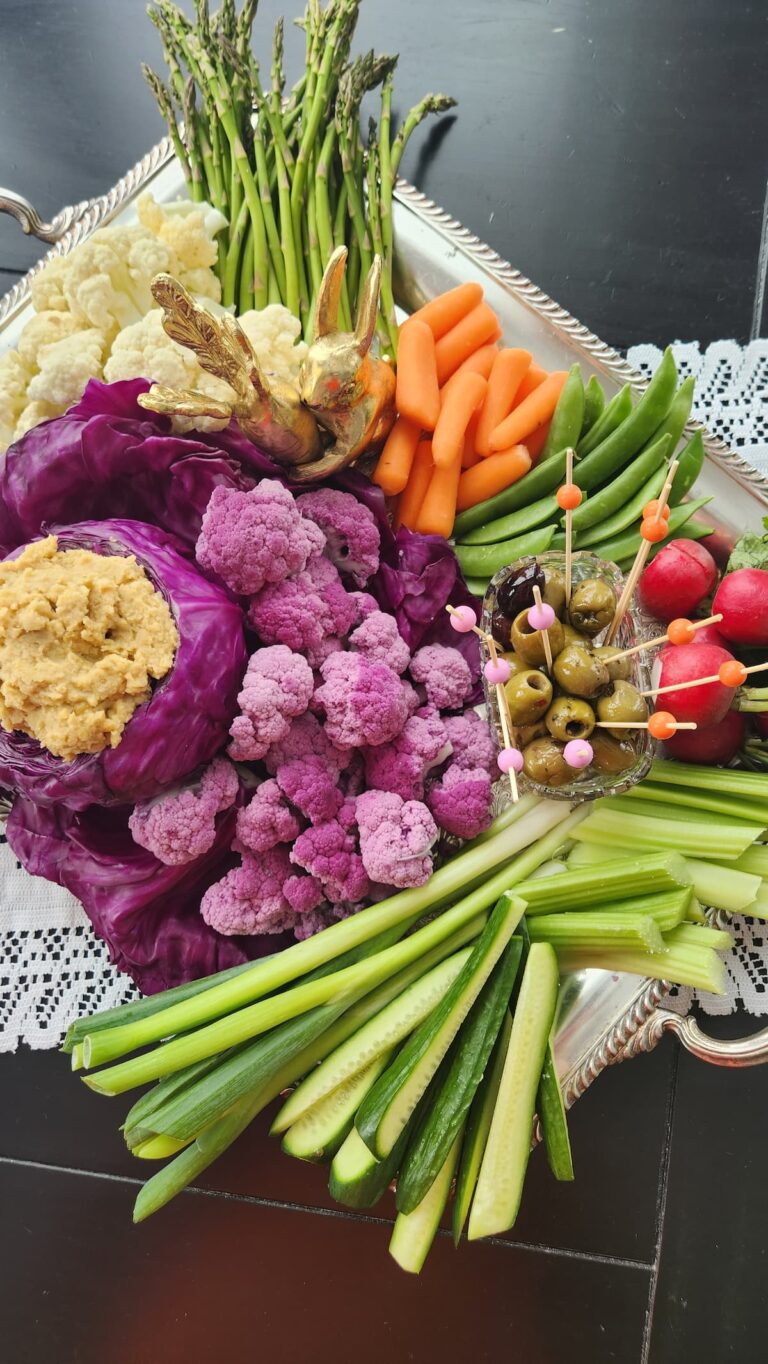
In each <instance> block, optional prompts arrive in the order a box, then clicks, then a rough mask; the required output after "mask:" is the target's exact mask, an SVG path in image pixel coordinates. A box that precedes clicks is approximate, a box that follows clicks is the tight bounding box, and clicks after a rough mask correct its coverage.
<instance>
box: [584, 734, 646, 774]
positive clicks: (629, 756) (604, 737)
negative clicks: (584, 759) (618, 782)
mask: <svg viewBox="0 0 768 1364" xmlns="http://www.w3.org/2000/svg"><path fill="white" fill-rule="evenodd" d="M624 732H625V733H626V732H627V731H624ZM589 742H590V744H591V745H592V766H593V767H596V768H597V770H598V772H605V773H613V774H616V773H618V772H626V770H627V768H628V767H632V765H633V763H634V762H635V761H636V759H637V754H636V752H635V750H634V747H633V746H632V742H631V740H626V739H625V740H624V741H623V742H621V743H617V741H616V740H615V739H612V738H611V737H610V735H609V734H607V733H606V732H605V730H600V729H596V730H595V732H594V734H593V735H592V737H591V739H590V741H589Z"/></svg>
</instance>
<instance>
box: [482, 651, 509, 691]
mask: <svg viewBox="0 0 768 1364" xmlns="http://www.w3.org/2000/svg"><path fill="white" fill-rule="evenodd" d="M483 672H484V673H485V676H486V677H487V679H488V681H489V682H490V683H491V685H492V686H494V687H503V686H504V683H505V682H508V681H509V679H510V677H511V676H512V669H511V668H510V666H509V664H508V663H507V660H506V658H489V659H488V662H487V663H486V665H485V667H484V668H483Z"/></svg>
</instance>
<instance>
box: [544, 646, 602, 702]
mask: <svg viewBox="0 0 768 1364" xmlns="http://www.w3.org/2000/svg"><path fill="white" fill-rule="evenodd" d="M552 671H553V673H554V675H555V681H556V682H557V685H558V687H560V688H561V690H562V691H564V692H566V693H567V694H568V695H570V696H586V697H590V696H596V695H597V693H598V692H600V691H602V690H604V688H605V687H607V686H608V684H609V682H610V678H609V676H608V669H607V668H606V666H605V664H604V663H603V661H602V659H600V658H596V657H595V655H594V654H593V653H592V650H591V649H584V648H583V647H582V646H581V645H580V644H569V645H568V647H567V648H565V649H563V651H562V653H560V654H558V656H557V658H556V659H555V662H554V667H553V669H552Z"/></svg>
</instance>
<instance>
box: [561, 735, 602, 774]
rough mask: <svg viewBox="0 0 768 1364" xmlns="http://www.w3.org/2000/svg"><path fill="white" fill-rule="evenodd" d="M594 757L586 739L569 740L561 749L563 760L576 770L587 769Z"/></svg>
mask: <svg viewBox="0 0 768 1364" xmlns="http://www.w3.org/2000/svg"><path fill="white" fill-rule="evenodd" d="M594 756H595V754H594V750H593V748H592V745H591V743H590V742H589V740H588V739H569V740H568V743H567V744H566V745H565V748H564V749H563V758H564V759H565V761H566V762H567V764H568V766H569V767H575V768H577V769H579V768H582V767H589V764H590V763H591V761H592V759H593V758H594Z"/></svg>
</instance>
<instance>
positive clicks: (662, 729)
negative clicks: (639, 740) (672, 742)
mask: <svg viewBox="0 0 768 1364" xmlns="http://www.w3.org/2000/svg"><path fill="white" fill-rule="evenodd" d="M648 729H649V732H650V733H651V734H652V735H653V737H654V739H660V740H661V741H662V743H663V742H664V741H665V740H666V739H671V738H672V735H673V734H676V733H677V720H676V719H675V717H674V715H672V714H671V712H670V711H668V710H657V711H655V712H654V714H653V715H651V716H650V717H649V720H648Z"/></svg>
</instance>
